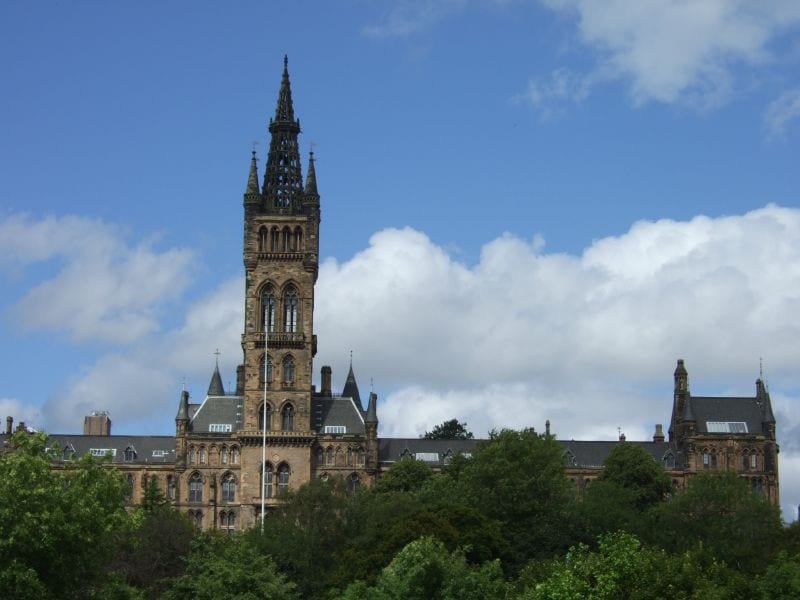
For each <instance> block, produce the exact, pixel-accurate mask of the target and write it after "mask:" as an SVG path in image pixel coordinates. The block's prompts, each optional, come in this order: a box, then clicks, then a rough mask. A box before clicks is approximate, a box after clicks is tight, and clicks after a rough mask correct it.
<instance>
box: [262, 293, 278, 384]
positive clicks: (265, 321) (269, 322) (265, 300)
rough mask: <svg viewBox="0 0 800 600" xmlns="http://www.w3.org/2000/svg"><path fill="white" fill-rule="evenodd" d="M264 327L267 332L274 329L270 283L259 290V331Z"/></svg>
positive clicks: (273, 305) (273, 300) (273, 298)
mask: <svg viewBox="0 0 800 600" xmlns="http://www.w3.org/2000/svg"><path fill="white" fill-rule="evenodd" d="M265 328H266V330H267V331H269V332H273V331H275V290H273V289H272V286H271V285H268V286H266V287H265V288H264V290H263V291H262V292H261V331H264V329H265ZM262 381H263V378H262Z"/></svg>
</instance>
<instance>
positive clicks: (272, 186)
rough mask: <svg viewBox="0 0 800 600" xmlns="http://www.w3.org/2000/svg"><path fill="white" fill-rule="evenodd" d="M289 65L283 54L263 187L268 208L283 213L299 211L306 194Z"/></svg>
mask: <svg viewBox="0 0 800 600" xmlns="http://www.w3.org/2000/svg"><path fill="white" fill-rule="evenodd" d="M288 65H289V62H288V58H287V57H286V56H284V57H283V77H282V79H281V89H280V91H279V92H278V105H277V107H276V108H275V118H274V119H272V120H270V123H269V132H270V134H271V135H272V138H271V140H270V143H269V153H268V154H267V170H266V172H265V173H264V185H263V186H262V192H263V195H264V197H265V201H266V208H267V210H269V211H272V210H277V211H278V212H281V213H284V212H289V213H290V212H293V211H297V210H300V206H301V203H302V196H303V175H302V173H301V167H300V151H299V148H298V144H297V136H298V134H299V133H300V120H299V119H295V118H294V107H293V106H292V88H291V85H290V84H289V66H288Z"/></svg>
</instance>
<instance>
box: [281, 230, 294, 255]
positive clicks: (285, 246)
mask: <svg viewBox="0 0 800 600" xmlns="http://www.w3.org/2000/svg"><path fill="white" fill-rule="evenodd" d="M281 233H282V235H281V242H282V243H281V250H282V251H283V252H289V251H290V250H291V249H292V248H291V244H292V232H291V230H290V229H289V228H288V227H284V228H283V231H282V232H281Z"/></svg>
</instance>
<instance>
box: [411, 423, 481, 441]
mask: <svg viewBox="0 0 800 600" xmlns="http://www.w3.org/2000/svg"><path fill="white" fill-rule="evenodd" d="M422 437H423V438H425V439H426V440H471V439H472V438H473V435H472V432H471V431H469V430H468V429H467V424H466V423H459V422H458V419H450V420H449V421H445V422H444V423H440V424H439V425H437V426H436V427H434V428H433V429H432V430H431V431H426V432H425V435H423V436H422Z"/></svg>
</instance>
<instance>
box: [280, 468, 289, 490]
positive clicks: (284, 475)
mask: <svg viewBox="0 0 800 600" xmlns="http://www.w3.org/2000/svg"><path fill="white" fill-rule="evenodd" d="M288 491H289V465H285V464H284V465H281V466H280V468H279V469H278V496H283V495H284V494H286V492H288Z"/></svg>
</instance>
